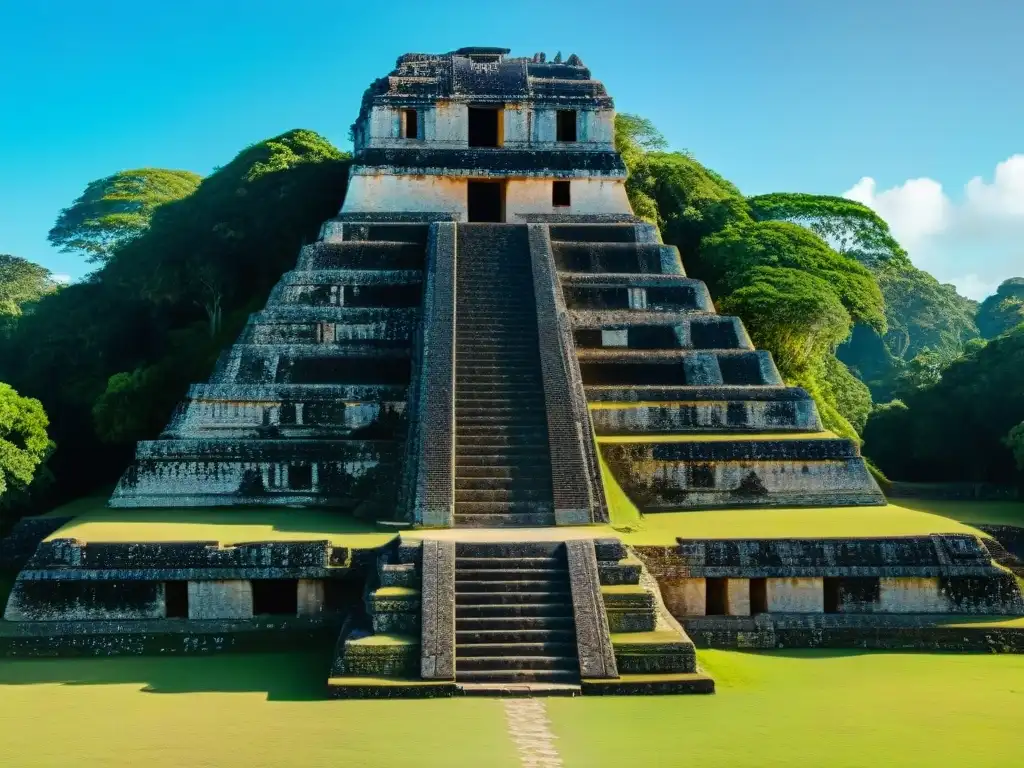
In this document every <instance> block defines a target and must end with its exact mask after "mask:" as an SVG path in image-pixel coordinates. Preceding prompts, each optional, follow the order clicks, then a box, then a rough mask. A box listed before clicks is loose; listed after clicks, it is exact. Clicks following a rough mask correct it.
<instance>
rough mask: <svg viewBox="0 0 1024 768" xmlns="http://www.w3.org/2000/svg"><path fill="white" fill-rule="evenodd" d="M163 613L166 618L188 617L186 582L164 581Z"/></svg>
mask: <svg viewBox="0 0 1024 768" xmlns="http://www.w3.org/2000/svg"><path fill="white" fill-rule="evenodd" d="M164 605H165V607H166V611H165V615H166V616H167V618H168V619H187V618H188V582H187V581H165V582H164Z"/></svg>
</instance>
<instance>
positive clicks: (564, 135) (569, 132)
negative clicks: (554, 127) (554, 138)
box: [558, 109, 576, 141]
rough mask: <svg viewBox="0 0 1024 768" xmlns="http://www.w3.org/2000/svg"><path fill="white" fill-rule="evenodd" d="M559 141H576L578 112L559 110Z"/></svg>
mask: <svg viewBox="0 0 1024 768" xmlns="http://www.w3.org/2000/svg"><path fill="white" fill-rule="evenodd" d="M558 140H559V141H576V110H575V109H560V110H558Z"/></svg>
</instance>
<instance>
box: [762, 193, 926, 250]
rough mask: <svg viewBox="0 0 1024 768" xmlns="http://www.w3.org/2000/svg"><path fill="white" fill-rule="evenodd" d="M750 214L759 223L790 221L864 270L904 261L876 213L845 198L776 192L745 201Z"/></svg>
mask: <svg viewBox="0 0 1024 768" xmlns="http://www.w3.org/2000/svg"><path fill="white" fill-rule="evenodd" d="M747 203H748V204H749V205H750V210H751V213H752V214H753V216H754V218H755V219H757V220H759V221H790V222H793V223H794V224H801V225H803V226H806V227H808V228H809V229H810V230H811V231H813V232H814V233H815V234H817V235H818V236H819V237H821V238H822V239H824V240H825V241H826V242H828V243H829V245H831V246H832V247H833V248H835V250H836V251H837V252H839V253H841V254H843V255H844V256H850V257H851V258H855V259H857V261H859V262H861V263H862V264H864V265H865V266H869V267H870V266H875V265H878V264H881V263H883V262H887V261H892V260H896V261H905V260H906V258H907V254H906V251H904V250H903V248H902V247H901V246H900V244H899V243H898V242H896V238H894V237H893V236H892V233H891V232H890V231H889V225H888V224H886V223H885V220H884V219H882V218H881V217H880V216H879V215H878V214H877V213H875V212H874V211H873V210H871V209H870V208H868V207H867V206H866V205H863V204H861V203H858V202H856V201H854V200H847V199H846V198H845V197H833V196H831V195H808V194H802V193H797V192H775V193H772V194H768V195H758V196H756V197H750V198H747Z"/></svg>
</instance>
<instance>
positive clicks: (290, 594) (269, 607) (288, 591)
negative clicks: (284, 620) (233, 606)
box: [252, 579, 299, 616]
mask: <svg viewBox="0 0 1024 768" xmlns="http://www.w3.org/2000/svg"><path fill="white" fill-rule="evenodd" d="M298 612H299V581H298V579H253V581H252V613H253V615H254V616H295V615H296V614H298Z"/></svg>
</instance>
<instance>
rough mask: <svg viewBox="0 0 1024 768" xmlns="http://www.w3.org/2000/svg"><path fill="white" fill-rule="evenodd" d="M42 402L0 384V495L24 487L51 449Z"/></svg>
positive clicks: (47, 424)
mask: <svg viewBox="0 0 1024 768" xmlns="http://www.w3.org/2000/svg"><path fill="white" fill-rule="evenodd" d="M47 426H49V421H48V419H47V418H46V412H45V411H44V410H43V405H42V403H40V402H39V401H38V400H35V399H33V398H31V397H21V396H20V395H19V394H18V393H17V392H15V391H14V388H13V387H11V386H10V385H8V384H3V383H0V498H2V497H3V496H4V495H5V494H6V493H8V492H9V491H11V490H17V489H24V488H27V487H28V485H29V484H30V483H31V482H32V478H33V477H35V474H36V470H37V469H38V468H39V465H40V464H42V463H43V460H44V459H45V458H46V457H47V455H48V454H49V453H50V451H51V450H52V444H51V443H50V438H49V437H48V436H47V434H46V428H47Z"/></svg>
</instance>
